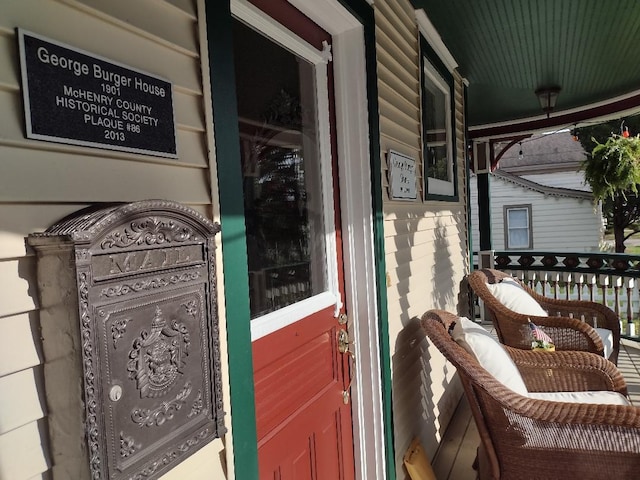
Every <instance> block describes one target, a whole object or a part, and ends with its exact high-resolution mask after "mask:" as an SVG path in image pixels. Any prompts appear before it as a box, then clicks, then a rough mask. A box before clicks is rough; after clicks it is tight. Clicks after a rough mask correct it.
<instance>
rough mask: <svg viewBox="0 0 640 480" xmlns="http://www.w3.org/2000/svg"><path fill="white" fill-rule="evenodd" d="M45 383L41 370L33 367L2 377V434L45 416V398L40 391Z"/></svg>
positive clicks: (0, 418) (0, 396) (0, 432)
mask: <svg viewBox="0 0 640 480" xmlns="http://www.w3.org/2000/svg"><path fill="white" fill-rule="evenodd" d="M43 384H44V380H43V378H42V374H41V371H40V370H39V369H33V368H29V369H26V370H21V371H19V372H16V373H12V374H11V375H5V376H4V377H0V405H2V408H0V435H3V434H6V433H7V432H10V431H11V430H14V429H16V428H18V427H22V426H23V425H27V424H29V423H32V422H35V421H36V420H38V419H40V418H42V417H43V416H44V414H45V406H44V399H43V398H41V395H40V393H39V391H38V389H39V388H42V385H43Z"/></svg>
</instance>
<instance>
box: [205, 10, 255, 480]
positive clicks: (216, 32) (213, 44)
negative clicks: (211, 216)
mask: <svg viewBox="0 0 640 480" xmlns="http://www.w3.org/2000/svg"><path fill="white" fill-rule="evenodd" d="M206 20H207V39H208V44H209V71H210V75H211V97H212V104H213V115H214V119H217V121H215V120H214V131H215V137H216V158H217V159H218V165H217V167H218V189H219V192H220V216H221V226H222V230H221V235H222V243H223V245H224V248H223V252H222V254H223V255H222V261H223V267H224V293H225V304H226V319H227V342H228V357H229V358H228V361H229V377H230V384H231V385H230V388H231V414H232V415H231V422H232V427H233V454H234V465H235V478H238V479H242V480H251V479H256V480H257V479H258V441H257V434H256V413H255V401H254V389H253V358H252V353H251V326H250V309H249V284H248V282H247V278H249V272H248V267H247V247H246V241H245V237H246V232H245V226H244V210H243V205H244V201H243V196H242V171H241V169H240V165H241V163H240V144H239V138H240V135H239V132H238V110H237V105H236V90H235V85H236V82H235V68H234V64H233V38H232V24H233V18H232V17H231V9H230V4H229V1H228V0H227V1H216V2H210V1H208V2H206Z"/></svg>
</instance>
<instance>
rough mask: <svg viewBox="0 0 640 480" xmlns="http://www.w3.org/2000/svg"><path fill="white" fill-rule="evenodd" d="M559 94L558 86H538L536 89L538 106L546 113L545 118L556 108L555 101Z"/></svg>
mask: <svg viewBox="0 0 640 480" xmlns="http://www.w3.org/2000/svg"><path fill="white" fill-rule="evenodd" d="M559 94H560V87H540V88H539V89H537V90H536V96H537V97H538V101H539V102H540V107H542V111H543V112H545V113H546V114H547V118H549V115H550V114H551V112H552V111H553V109H554V108H556V102H557V100H558V95H559Z"/></svg>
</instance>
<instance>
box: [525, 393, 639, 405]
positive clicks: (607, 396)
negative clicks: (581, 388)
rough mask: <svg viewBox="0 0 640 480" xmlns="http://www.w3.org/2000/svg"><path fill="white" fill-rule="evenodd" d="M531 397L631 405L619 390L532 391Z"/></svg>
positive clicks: (553, 400)
mask: <svg viewBox="0 0 640 480" xmlns="http://www.w3.org/2000/svg"><path fill="white" fill-rule="evenodd" d="M529 397H530V398H535V399H537V400H549V401H552V402H566V403H596V404H605V405H631V402H630V401H629V400H628V399H627V398H626V397H625V396H624V395H622V394H620V393H618V392H536V393H530V394H529Z"/></svg>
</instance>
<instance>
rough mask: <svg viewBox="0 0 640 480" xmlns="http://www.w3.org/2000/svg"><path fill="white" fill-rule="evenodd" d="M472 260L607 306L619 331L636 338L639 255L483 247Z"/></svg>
mask: <svg viewBox="0 0 640 480" xmlns="http://www.w3.org/2000/svg"><path fill="white" fill-rule="evenodd" d="M478 261H479V264H480V265H481V266H482V267H487V268H494V269H496V270H502V271H505V272H509V273H511V274H512V275H514V276H516V277H518V278H519V279H520V280H522V281H523V282H525V283H526V284H527V285H529V287H531V288H532V289H534V290H536V291H537V292H538V293H540V294H542V295H545V296H547V297H552V298H562V299H566V300H590V301H593V302H598V303H602V304H604V305H607V306H608V307H609V308H611V309H612V310H614V311H615V312H616V314H617V315H618V317H619V318H620V327H621V331H622V334H623V336H625V337H628V338H633V339H634V340H640V338H639V337H640V281H639V280H640V255H626V254H619V253H589V252H585V253H560V252H531V251H527V252H524V251H521V252H520V251H508V252H499V251H483V252H480V256H479V258H478Z"/></svg>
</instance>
